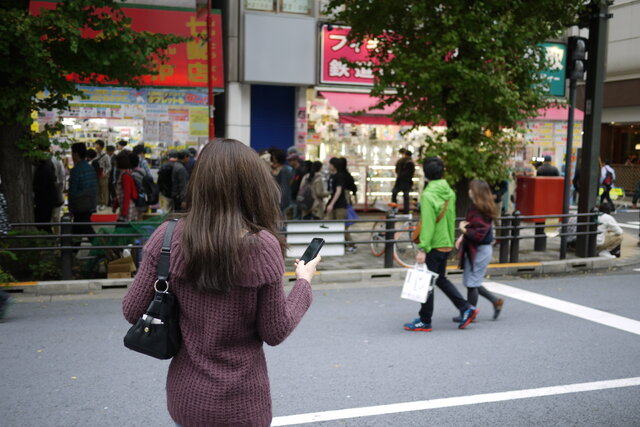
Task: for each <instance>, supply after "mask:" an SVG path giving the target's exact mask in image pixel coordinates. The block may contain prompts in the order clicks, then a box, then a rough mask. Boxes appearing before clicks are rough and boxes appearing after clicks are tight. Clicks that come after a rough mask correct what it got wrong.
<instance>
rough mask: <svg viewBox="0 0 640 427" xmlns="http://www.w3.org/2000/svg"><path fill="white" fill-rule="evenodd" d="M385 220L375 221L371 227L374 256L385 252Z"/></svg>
mask: <svg viewBox="0 0 640 427" xmlns="http://www.w3.org/2000/svg"><path fill="white" fill-rule="evenodd" d="M384 229H385V223H384V222H374V223H373V227H371V238H370V239H369V240H371V253H372V254H373V255H374V256H382V254H384Z"/></svg>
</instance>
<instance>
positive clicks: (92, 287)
mask: <svg viewBox="0 0 640 427" xmlns="http://www.w3.org/2000/svg"><path fill="white" fill-rule="evenodd" d="M370 215H371V216H372V217H379V214H378V215H376V214H370ZM363 216H364V217H369V215H368V214H365V215H361V217H363ZM370 228H371V223H364V224H358V223H356V224H354V225H353V227H352V228H351V229H352V230H354V229H365V230H368V229H370ZM521 235H522V236H533V235H534V230H533V229H526V230H522V234H521ZM355 236H360V238H356V237H355ZM354 239H358V240H368V239H369V234H367V233H362V234H354ZM309 240H311V237H309ZM533 248H534V239H523V240H520V251H519V262H518V263H513V264H511V263H507V264H499V263H498V260H499V251H500V249H499V246H494V249H493V261H492V262H493V263H492V264H490V265H489V268H488V270H487V276H488V277H498V276H543V275H552V274H571V273H585V272H590V271H594V270H610V269H616V268H622V267H624V266H629V265H634V264H640V246H638V237H637V234H635V233H634V234H630V233H625V238H624V240H623V243H622V249H621V257H620V258H602V257H594V258H579V257H576V255H575V253H574V252H567V259H565V260H560V259H559V258H560V255H559V254H560V238H559V237H548V238H547V250H546V251H544V252H538V251H534V250H533ZM294 270H295V268H294V259H293V258H286V259H285V271H286V272H285V278H284V280H285V283H290V282H292V281H294V280H295V275H294ZM448 270H449V273H450V274H451V275H453V276H456V275H460V274H461V273H462V271H461V270H458V269H457V258H456V257H455V256H453V257H452V259H451V260H450V262H449V267H448ZM406 271H407V269H406V268H403V267H401V266H399V265H398V264H397V263H395V262H394V265H393V268H384V256H381V257H376V256H374V255H373V254H372V253H371V249H370V245H369V244H361V245H358V250H357V252H356V253H345V255H343V256H324V257H323V258H322V262H321V263H320V265H319V266H318V273H316V274H317V279H316V280H314V284H316V283H317V284H320V285H322V284H330V283H346V282H352V283H353V282H371V283H376V282H377V283H381V282H385V283H388V282H390V281H402V280H404V276H405V274H406ZM131 281H132V279H91V280H70V281H51V282H22V283H16V284H13V285H12V286H8V287H3V288H2V289H6V290H9V291H15V292H22V293H24V294H25V295H26V294H28V295H67V294H86V293H93V292H100V291H103V290H108V289H113V288H126V287H127V286H128V285H129V284H130V283H131Z"/></svg>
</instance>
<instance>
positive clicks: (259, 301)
mask: <svg viewBox="0 0 640 427" xmlns="http://www.w3.org/2000/svg"><path fill="white" fill-rule="evenodd" d="M166 228H167V226H166V223H165V224H163V225H161V226H160V227H158V229H157V230H156V231H155V233H154V234H153V235H152V236H151V238H150V239H149V241H148V243H147V245H146V246H145V248H144V260H143V262H142V264H141V265H140V270H139V271H138V274H136V278H135V280H134V281H133V284H132V285H131V287H130V288H129V290H128V292H127V295H126V296H125V297H124V300H123V301H122V310H123V312H124V317H125V318H126V319H127V320H128V321H129V322H130V323H134V322H135V321H136V320H137V319H138V318H139V317H140V316H142V314H143V313H144V312H145V310H146V308H147V307H148V305H149V303H150V302H151V300H152V298H153V293H154V291H153V283H154V281H155V280H156V265H157V262H158V257H159V252H160V247H161V246H162V237H163V235H164V231H165V229H166ZM183 228H184V220H181V221H179V223H178V224H177V226H176V229H175V231H174V235H173V242H172V245H171V269H170V272H171V277H170V280H169V281H170V291H171V292H173V293H174V294H175V295H176V297H177V299H178V304H179V306H180V330H181V331H182V339H183V343H182V347H181V348H180V351H179V352H178V354H177V355H176V356H175V357H174V358H173V360H172V361H171V364H170V366H169V372H168V375H167V405H168V408H169V414H170V415H171V417H172V418H173V419H174V421H175V422H176V423H178V424H180V425H182V426H184V427H197V426H207V427H211V426H234V427H236V426H238V427H239V426H259V427H265V426H268V425H270V424H271V418H272V415H271V394H270V391H269V377H268V374H267V364H266V360H265V356H264V351H263V350H262V343H263V342H266V343H267V344H269V345H278V344H280V343H281V342H282V341H284V339H285V338H286V337H287V336H288V335H289V334H290V333H291V332H292V331H293V329H294V328H295V327H296V326H297V325H298V323H299V322H300V320H301V319H302V316H303V315H304V314H305V312H306V311H307V309H308V308H309V306H310V305H311V299H312V292H311V285H310V284H309V282H307V281H306V280H304V279H298V280H297V281H296V283H295V285H294V287H293V289H292V290H291V292H290V293H289V295H288V296H287V295H285V292H284V286H283V283H282V276H283V273H284V261H283V258H282V252H281V250H280V246H279V244H278V241H277V239H276V238H275V237H274V236H273V235H272V234H271V233H269V232H267V231H261V232H260V233H258V234H257V239H256V240H255V241H256V242H257V244H256V245H255V247H253V248H252V249H251V250H249V251H248V252H247V256H246V260H245V263H246V264H245V267H246V268H245V270H244V277H243V278H242V280H240V281H239V282H238V283H235V284H234V287H233V290H232V291H231V292H230V293H229V294H226V295H215V294H203V293H199V292H196V291H195V290H194V289H193V288H192V287H191V286H190V284H189V283H188V282H187V281H186V279H185V278H184V270H185V263H184V259H183V256H182V251H181V245H182V231H183ZM254 237H255V236H254Z"/></svg>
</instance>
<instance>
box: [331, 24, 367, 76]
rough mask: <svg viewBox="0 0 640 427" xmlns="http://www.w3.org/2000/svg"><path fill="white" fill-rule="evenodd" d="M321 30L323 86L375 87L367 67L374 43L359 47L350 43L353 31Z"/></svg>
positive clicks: (363, 44)
mask: <svg viewBox="0 0 640 427" xmlns="http://www.w3.org/2000/svg"><path fill="white" fill-rule="evenodd" d="M328 27H329V26H328V25H323V26H322V37H321V46H320V64H321V66H322V69H321V70H320V83H329V84H344V85H360V86H372V85H373V73H372V70H371V69H370V68H366V67H364V65H367V64H371V63H372V60H371V58H370V57H369V52H370V51H372V50H374V49H375V48H376V45H377V42H376V40H375V39H368V40H365V41H364V42H363V43H362V44H360V43H349V42H348V39H347V35H348V34H349V30H350V29H351V27H340V26H332V30H331V31H329V28H328ZM343 58H344V59H346V60H347V61H349V62H354V63H358V64H361V65H363V67H355V68H352V67H349V66H348V65H347V64H345V63H343V62H342V59H343Z"/></svg>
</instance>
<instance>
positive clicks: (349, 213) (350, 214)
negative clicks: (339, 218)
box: [344, 205, 358, 227]
mask: <svg viewBox="0 0 640 427" xmlns="http://www.w3.org/2000/svg"><path fill="white" fill-rule="evenodd" d="M347 219H358V214H357V213H356V210H355V209H353V206H352V205H347ZM353 224H354V223H353V222H345V223H344V225H345V226H347V227H350V226H352V225H353Z"/></svg>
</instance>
